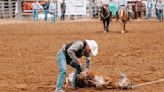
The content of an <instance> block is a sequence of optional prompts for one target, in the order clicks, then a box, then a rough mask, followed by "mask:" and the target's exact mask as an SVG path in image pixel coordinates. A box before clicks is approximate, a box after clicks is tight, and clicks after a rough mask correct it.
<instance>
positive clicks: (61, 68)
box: [56, 49, 67, 90]
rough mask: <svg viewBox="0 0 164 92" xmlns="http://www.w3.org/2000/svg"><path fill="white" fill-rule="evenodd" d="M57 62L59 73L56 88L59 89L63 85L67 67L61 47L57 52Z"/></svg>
mask: <svg viewBox="0 0 164 92" xmlns="http://www.w3.org/2000/svg"><path fill="white" fill-rule="evenodd" d="M57 62H58V67H59V75H58V80H57V85H56V90H60V89H62V87H63V84H64V80H65V76H66V69H67V63H66V58H65V55H64V53H63V51H62V50H61V49H60V50H59V52H58V57H57Z"/></svg>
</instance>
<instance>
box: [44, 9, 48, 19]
mask: <svg viewBox="0 0 164 92" xmlns="http://www.w3.org/2000/svg"><path fill="white" fill-rule="evenodd" d="M44 13H45V17H44V20H45V21H47V19H48V10H45V11H44Z"/></svg>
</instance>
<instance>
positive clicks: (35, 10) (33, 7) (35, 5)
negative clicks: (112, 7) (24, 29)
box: [32, 0, 43, 21]
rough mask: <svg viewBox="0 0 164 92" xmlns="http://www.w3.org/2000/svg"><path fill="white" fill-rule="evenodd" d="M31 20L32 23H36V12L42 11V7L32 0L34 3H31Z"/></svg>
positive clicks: (35, 0)
mask: <svg viewBox="0 0 164 92" xmlns="http://www.w3.org/2000/svg"><path fill="white" fill-rule="evenodd" d="M32 9H33V11H32V19H33V21H37V20H38V10H41V9H43V7H42V6H41V5H40V4H39V2H38V1H37V0H34V2H33V3H32Z"/></svg>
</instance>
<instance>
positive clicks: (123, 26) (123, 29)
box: [121, 21, 125, 33]
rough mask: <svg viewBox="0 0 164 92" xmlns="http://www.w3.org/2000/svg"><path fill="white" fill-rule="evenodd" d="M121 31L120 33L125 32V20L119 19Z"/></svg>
mask: <svg viewBox="0 0 164 92" xmlns="http://www.w3.org/2000/svg"><path fill="white" fill-rule="evenodd" d="M121 26H122V31H121V33H125V22H124V21H121Z"/></svg>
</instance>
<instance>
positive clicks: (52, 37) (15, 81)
mask: <svg viewBox="0 0 164 92" xmlns="http://www.w3.org/2000/svg"><path fill="white" fill-rule="evenodd" d="M0 22H1V23H0V39H1V40H0V92H53V90H54V88H55V85H56V80H57V75H58V66H57V62H56V56H57V52H58V49H59V48H61V46H62V45H63V44H65V43H69V42H71V41H74V40H84V39H94V40H96V41H97V43H98V45H99V53H98V55H97V56H96V57H92V68H91V69H92V71H94V72H95V73H96V74H98V75H105V76H111V77H115V76H119V71H121V72H123V73H125V74H126V75H127V76H128V77H129V79H131V80H132V81H133V84H134V85H135V84H140V83H145V82H150V81H155V80H158V79H164V42H163V41H164V23H159V22H156V21H153V22H152V21H141V22H136V21H131V22H129V23H128V24H127V30H128V33H126V34H120V30H121V28H120V25H119V23H115V22H113V23H112V24H110V32H109V33H106V34H104V33H103V31H102V23H101V22H99V21H90V22H87V21H83V22H57V23H55V24H52V23H45V22H38V23H37V22H36V23H32V22H25V23H22V22H21V23H20V22H19V23H16V22H14V23H9V24H8V23H2V21H0ZM82 61H84V64H85V59H82ZM71 71H73V69H72V68H71V67H70V66H68V72H71ZM163 90H164V82H158V83H155V84H150V85H145V86H141V87H136V88H135V89H133V90H116V89H108V90H96V89H94V88H86V89H85V88H81V89H77V90H72V89H66V91H67V92H100V91H102V92H163Z"/></svg>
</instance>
